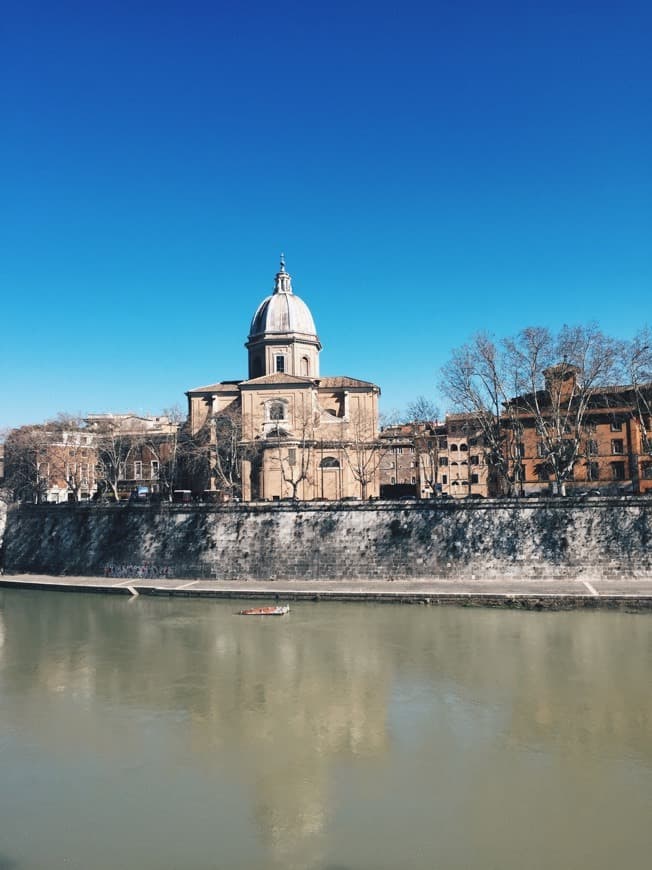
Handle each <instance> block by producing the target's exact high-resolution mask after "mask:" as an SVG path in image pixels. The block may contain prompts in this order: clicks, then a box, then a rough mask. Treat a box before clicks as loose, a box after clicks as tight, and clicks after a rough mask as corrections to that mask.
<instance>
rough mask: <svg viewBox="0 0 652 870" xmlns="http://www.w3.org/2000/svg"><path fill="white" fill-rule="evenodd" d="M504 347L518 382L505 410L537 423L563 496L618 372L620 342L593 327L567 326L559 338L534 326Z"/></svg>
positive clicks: (549, 464) (543, 446)
mask: <svg viewBox="0 0 652 870" xmlns="http://www.w3.org/2000/svg"><path fill="white" fill-rule="evenodd" d="M505 347H506V349H507V353H508V356H509V358H510V360H512V361H513V371H514V372H515V374H516V378H517V382H516V385H517V393H516V397H515V398H514V399H512V400H511V401H510V402H509V403H508V404H507V406H506V407H507V409H508V410H509V411H510V412H513V411H516V415H517V419H518V420H522V419H523V417H526V418H528V417H529V418H530V419H532V420H533V422H534V426H535V428H536V432H537V435H538V438H539V443H540V445H541V453H542V454H543V458H544V459H545V462H546V464H547V466H548V468H549V469H550V471H551V472H552V474H553V475H554V478H555V485H556V489H557V492H558V493H559V494H560V495H563V494H565V486H566V482H567V480H568V479H569V478H570V477H571V476H572V473H573V467H574V465H575V463H576V462H577V460H578V459H579V457H580V456H581V455H583V447H584V445H585V443H586V439H587V422H588V418H589V413H590V410H591V407H592V404H593V403H594V401H595V399H596V397H597V396H598V395H599V393H600V389H601V388H602V387H605V386H607V385H608V384H609V383H610V382H613V378H614V377H615V376H616V373H617V371H618V362H619V344H618V342H616V341H615V340H614V339H612V338H610V337H609V336H606V335H605V334H604V333H603V332H601V331H600V330H599V329H598V327H597V326H596V325H595V324H589V325H588V326H572V327H570V326H564V327H563V328H562V330H561V331H560V333H559V334H558V335H557V336H553V335H552V334H551V333H550V332H549V331H548V330H547V329H543V328H541V327H530V328H528V329H524V330H522V332H520V333H519V334H518V335H517V336H516V337H515V338H514V339H508V340H507V341H506V342H505Z"/></svg>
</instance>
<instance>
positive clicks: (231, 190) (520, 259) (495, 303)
mask: <svg viewBox="0 0 652 870" xmlns="http://www.w3.org/2000/svg"><path fill="white" fill-rule="evenodd" d="M651 37H652V6H651V5H650V4H649V3H647V2H629V0H623V2H619V3H616V2H609V3H608V2H600V0H596V2H590V0H586V2H585V0H565V2H557V0H551V2H545V0H541V2H528V0H520V2H516V0H515V2H500V0H495V2H491V3H488V2H477V0H470V2H463V0H457V2H439V0H432V2H429V3H421V2H412V0H405V2H402V3H385V2H382V0H377V2H355V0H350V2H346V3H341V2H338V0H334V2H329V3H323V4H320V3H309V2H308V3H307V2H305V0H304V2H297V3H291V2H283V0H278V2H275V3H262V2H242V3H230V4H226V3H220V2H213V3H202V2H193V0H186V2H183V3H182V2H166V0H158V2H147V3H145V2H138V0H131V2H104V3H88V2H81V0H80V2H66V0H62V2H57V3H52V2H41V3H35V2H30V0H21V2H17V0H16V2H9V3H8V4H6V5H5V7H4V8H3V16H2V21H1V23H0V81H1V84H0V112H1V114H0V118H1V123H2V133H1V135H0V158H1V159H0V189H1V191H2V193H1V196H0V203H1V207H0V247H1V254H0V294H1V301H2V304H1V307H0V324H1V327H2V328H1V330H0V336H1V340H0V376H1V377H0V390H1V393H0V395H1V397H2V398H1V400H0V428H1V427H2V426H7V425H18V424H21V423H26V422H33V421H40V420H43V419H45V418H47V417H50V416H53V415H54V414H56V413H57V412H58V411H68V412H74V413H76V412H81V413H87V412H93V411H95V412H97V411H121V410H134V411H139V412H141V411H142V412H156V411H159V410H161V409H162V408H164V407H166V406H170V405H173V404H175V403H179V404H181V405H184V404H185V397H184V391H185V390H187V389H190V388H192V387H195V386H198V385H200V384H205V383H210V382H212V381H216V380H221V379H229V378H238V377H245V376H246V351H245V349H244V346H243V345H244V342H245V340H246V336H247V331H248V326H249V321H250V318H251V316H252V314H253V312H254V310H255V308H256V306H257V305H258V303H259V301H260V300H261V299H262V298H263V297H264V296H265V295H267V294H268V293H269V292H270V291H271V288H272V286H273V276H274V273H275V271H276V269H277V265H278V256H279V253H280V251H285V252H286V255H287V264H288V270H289V271H290V273H291V274H292V275H293V280H294V288H295V291H296V292H297V293H298V294H299V295H300V296H302V298H303V299H304V300H305V301H306V302H307V303H308V305H309V306H310V308H311V310H312V312H313V315H314V317H315V321H316V324H317V328H318V331H319V334H320V338H321V341H322V344H323V346H324V350H323V351H322V359H321V368H322V373H323V374H328V375H337V374H347V375H351V376H354V377H360V378H363V379H367V380H372V381H374V382H376V383H378V384H379V385H380V386H381V388H382V391H383V408H384V410H386V411H389V410H390V409H394V408H398V409H401V408H403V407H404V406H405V405H406V404H407V403H408V402H409V401H410V400H411V399H412V398H414V397H415V396H416V395H418V394H425V395H428V396H429V397H432V398H436V383H437V379H438V370H439V368H440V366H441V365H442V364H443V363H444V362H445V361H446V359H447V358H448V356H449V354H450V351H451V349H452V348H453V347H455V346H458V345H459V344H461V343H462V342H464V341H465V340H466V339H467V338H468V337H469V336H471V335H472V334H473V333H474V332H476V331H477V330H480V329H488V330H490V331H492V332H494V333H495V334H496V335H498V336H500V335H507V334H511V333H513V332H515V331H516V330H518V329H519V328H521V327H523V326H526V325H530V324H542V325H548V326H550V327H552V328H556V327H559V326H560V325H561V324H563V323H565V322H568V323H578V322H587V321H589V320H594V319H597V320H598V321H599V322H600V323H601V324H602V326H603V328H604V329H605V330H606V331H607V332H610V333H612V334H614V335H616V336H619V337H623V338H624V337H627V336H629V335H631V334H632V333H633V332H634V331H636V330H637V329H638V328H639V327H640V326H641V325H642V324H643V323H644V322H645V321H647V320H649V319H650V318H649V309H650V288H651V286H652V243H651V237H652V159H651V155H652V59H651V55H650V48H649V47H650V41H651Z"/></svg>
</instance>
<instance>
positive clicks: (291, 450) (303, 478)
mask: <svg viewBox="0 0 652 870" xmlns="http://www.w3.org/2000/svg"><path fill="white" fill-rule="evenodd" d="M302 398H303V404H302V405H301V406H300V407H299V408H295V409H294V413H293V419H292V425H291V429H289V430H287V429H285V428H284V427H282V426H281V425H280V421H279V422H277V425H276V427H275V428H274V429H273V430H272V431H270V432H269V433H268V435H267V440H268V441H272V442H273V443H274V444H275V453H276V462H277V463H278V467H279V471H280V475H281V479H282V481H283V482H284V483H285V484H286V485H287V487H289V490H290V494H291V497H292V498H293V499H297V498H298V496H299V488H300V487H301V485H302V484H303V483H311V482H312V477H311V474H312V466H313V461H314V452H315V434H314V426H315V412H314V410H313V408H312V406H311V404H310V398H309V399H308V403H306V399H305V396H304V397H302Z"/></svg>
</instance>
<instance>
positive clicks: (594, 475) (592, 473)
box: [586, 462, 600, 480]
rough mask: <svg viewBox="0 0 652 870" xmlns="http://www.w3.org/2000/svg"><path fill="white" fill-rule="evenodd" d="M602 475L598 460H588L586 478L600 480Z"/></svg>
mask: <svg viewBox="0 0 652 870" xmlns="http://www.w3.org/2000/svg"><path fill="white" fill-rule="evenodd" d="M599 477H600V466H599V465H598V463H597V462H587V463H586V479H587V480H598V478H599Z"/></svg>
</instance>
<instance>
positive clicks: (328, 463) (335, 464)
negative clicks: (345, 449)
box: [319, 456, 340, 468]
mask: <svg viewBox="0 0 652 870" xmlns="http://www.w3.org/2000/svg"><path fill="white" fill-rule="evenodd" d="M319 467H320V468H339V467H340V463H339V461H338V460H337V459H335V457H334V456H324V458H323V459H322V461H321V462H320V463H319Z"/></svg>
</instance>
